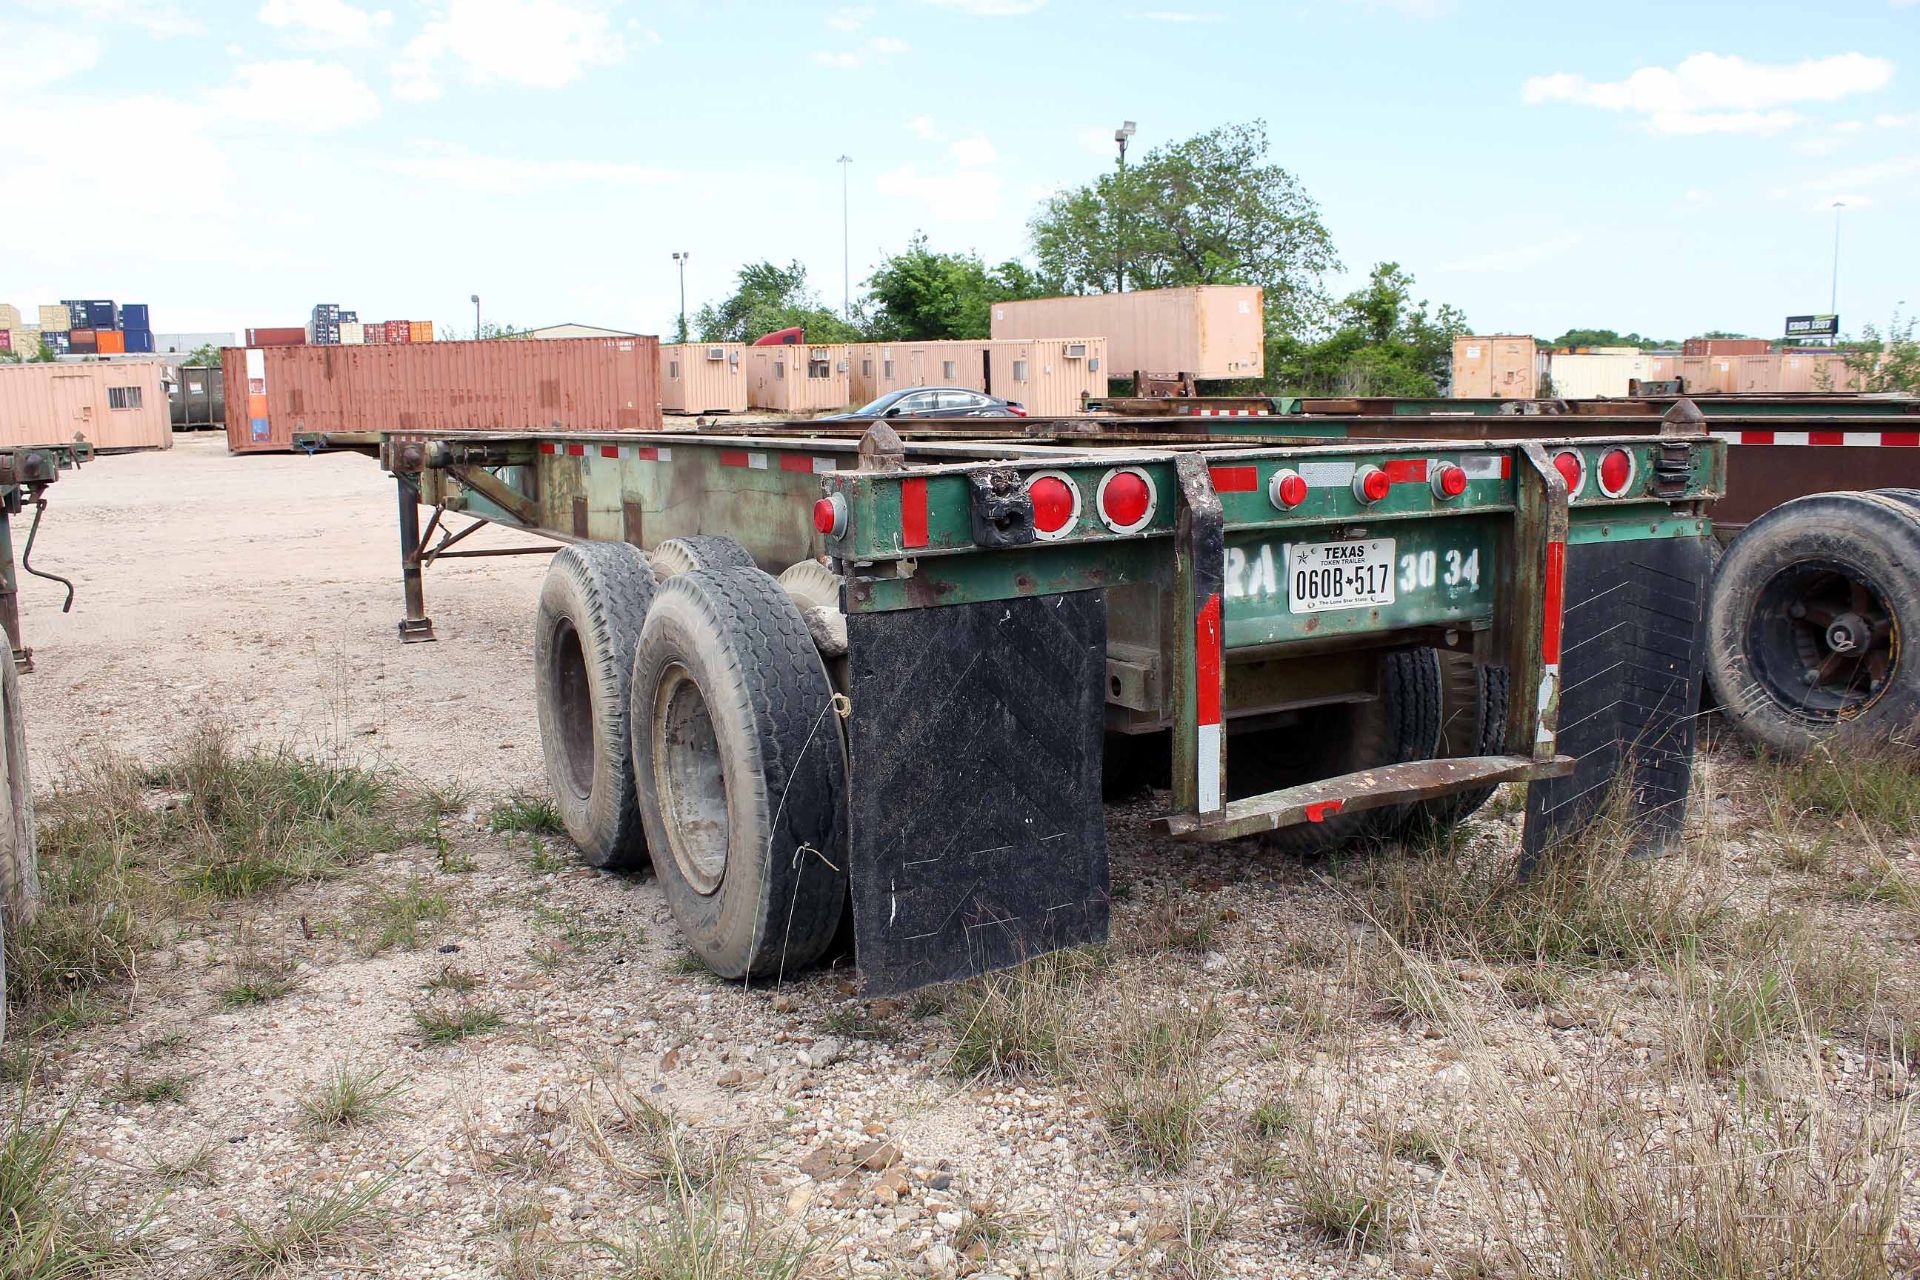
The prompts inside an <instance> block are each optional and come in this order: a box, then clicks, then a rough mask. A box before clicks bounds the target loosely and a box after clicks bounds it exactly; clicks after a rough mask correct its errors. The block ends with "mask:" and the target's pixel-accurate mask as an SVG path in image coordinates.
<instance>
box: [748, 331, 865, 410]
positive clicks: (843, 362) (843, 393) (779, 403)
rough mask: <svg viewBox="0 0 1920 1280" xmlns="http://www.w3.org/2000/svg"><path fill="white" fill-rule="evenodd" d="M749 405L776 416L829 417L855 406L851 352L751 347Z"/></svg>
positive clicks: (829, 348) (833, 348)
mask: <svg viewBox="0 0 1920 1280" xmlns="http://www.w3.org/2000/svg"><path fill="white" fill-rule="evenodd" d="M746 356H747V404H748V406H749V407H751V408H754V409H766V410H770V411H771V412H774V413H825V412H828V411H830V410H837V409H844V408H846V407H847V406H848V405H849V404H851V403H852V396H853V386H852V381H851V379H850V377H849V372H850V370H851V368H852V364H853V361H852V357H851V348H849V347H847V346H844V345H842V346H827V347H822V346H815V345H813V344H812V343H806V344H801V345H792V344H789V345H786V346H778V347H748V348H747V349H746Z"/></svg>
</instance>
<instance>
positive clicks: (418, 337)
mask: <svg viewBox="0 0 1920 1280" xmlns="http://www.w3.org/2000/svg"><path fill="white" fill-rule="evenodd" d="M407 341H408V342H432V341H433V321H431V320H409V321H407Z"/></svg>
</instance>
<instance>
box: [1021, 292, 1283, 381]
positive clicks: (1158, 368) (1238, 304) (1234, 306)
mask: <svg viewBox="0 0 1920 1280" xmlns="http://www.w3.org/2000/svg"><path fill="white" fill-rule="evenodd" d="M1089 336H1091V337H1099V338H1105V339H1106V340H1107V355H1108V357H1109V359H1110V360H1111V362H1112V368H1111V369H1110V370H1108V371H1107V372H1110V373H1111V374H1112V376H1114V377H1117V378H1131V377H1132V376H1133V375H1134V374H1135V373H1145V374H1150V375H1154V376H1157V377H1172V376H1174V375H1176V374H1182V373H1184V374H1187V375H1188V376H1190V377H1194V378H1206V379H1212V378H1257V377H1260V376H1261V375H1262V374H1263V373H1264V372H1265V371H1266V327H1265V304H1264V296H1263V295H1262V293H1261V291H1260V290H1259V289H1258V288H1255V287H1254V286H1252V285H1196V286H1194V287H1192V288H1187V289H1144V290H1141V291H1140V292H1138V293H1098V294H1089V295H1087V296H1085V297H1075V298H1034V299H1031V300H1029V301H1026V302H996V303H995V304H994V305H993V337H994V338H995V339H996V340H1002V339H1011V338H1027V339H1032V338H1082V337H1089Z"/></svg>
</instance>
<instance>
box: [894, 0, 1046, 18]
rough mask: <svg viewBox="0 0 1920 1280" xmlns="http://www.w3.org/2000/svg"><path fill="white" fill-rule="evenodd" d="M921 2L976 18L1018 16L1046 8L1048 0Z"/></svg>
mask: <svg viewBox="0 0 1920 1280" xmlns="http://www.w3.org/2000/svg"><path fill="white" fill-rule="evenodd" d="M920 3H921V4H929V5H932V6H933V7H934V8H936V9H951V10H953V11H954V12H955V13H966V14H971V15H972V16H974V17H976V18H1017V17H1019V16H1020V15H1021V14H1023V13H1032V12H1034V11H1035V10H1037V9H1041V8H1044V7H1045V6H1046V3H1047V0H920Z"/></svg>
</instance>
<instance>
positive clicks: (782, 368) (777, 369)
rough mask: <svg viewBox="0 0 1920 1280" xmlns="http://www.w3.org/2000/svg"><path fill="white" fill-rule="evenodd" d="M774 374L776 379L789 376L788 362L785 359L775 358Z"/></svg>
mask: <svg viewBox="0 0 1920 1280" xmlns="http://www.w3.org/2000/svg"><path fill="white" fill-rule="evenodd" d="M773 376H774V377H775V378H776V379H779V378H784V377H786V376H787V362H786V361H785V360H775V361H774V362H773Z"/></svg>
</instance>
